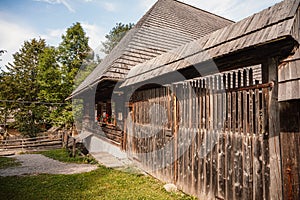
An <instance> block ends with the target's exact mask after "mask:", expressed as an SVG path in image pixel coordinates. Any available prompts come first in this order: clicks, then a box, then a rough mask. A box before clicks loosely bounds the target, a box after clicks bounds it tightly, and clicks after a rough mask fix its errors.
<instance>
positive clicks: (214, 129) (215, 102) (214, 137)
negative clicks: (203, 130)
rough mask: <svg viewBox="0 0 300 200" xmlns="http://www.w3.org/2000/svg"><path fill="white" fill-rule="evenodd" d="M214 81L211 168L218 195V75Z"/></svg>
mask: <svg viewBox="0 0 300 200" xmlns="http://www.w3.org/2000/svg"><path fill="white" fill-rule="evenodd" d="M212 82H213V89H212V106H211V111H212V113H213V116H212V120H213V121H212V130H211V137H212V147H211V148H212V151H211V155H212V156H211V158H212V170H211V173H212V174H211V177H212V178H211V179H212V182H211V188H212V194H213V195H214V196H217V195H218V135H219V133H218V130H217V128H218V115H219V112H220V111H219V110H218V109H219V105H218V94H217V87H218V80H217V76H214V77H213V78H212Z"/></svg>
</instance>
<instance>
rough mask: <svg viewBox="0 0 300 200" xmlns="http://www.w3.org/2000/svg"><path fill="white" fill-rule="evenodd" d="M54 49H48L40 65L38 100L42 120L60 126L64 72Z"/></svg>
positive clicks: (42, 55)
mask: <svg viewBox="0 0 300 200" xmlns="http://www.w3.org/2000/svg"><path fill="white" fill-rule="evenodd" d="M56 57H57V51H56V49H55V48H54V47H46V48H45V49H44V52H43V53H42V54H41V56H40V59H39V65H38V70H37V71H38V73H37V81H38V85H39V93H38V100H39V101H40V102H43V103H46V104H41V105H40V107H41V111H44V112H42V118H43V119H44V121H45V123H46V124H47V125H59V122H58V121H57V119H58V118H59V116H60V107H61V105H63V104H62V103H63V100H64V99H63V98H64V94H63V93H62V72H61V68H60V66H59V64H58V62H57V60H56Z"/></svg>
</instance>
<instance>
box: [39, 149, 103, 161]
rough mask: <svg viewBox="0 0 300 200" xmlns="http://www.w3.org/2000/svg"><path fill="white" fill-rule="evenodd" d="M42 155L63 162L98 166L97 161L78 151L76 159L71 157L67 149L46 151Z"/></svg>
mask: <svg viewBox="0 0 300 200" xmlns="http://www.w3.org/2000/svg"><path fill="white" fill-rule="evenodd" d="M41 154H43V155H44V156H47V157H49V158H52V159H54V160H58V161H61V162H70V163H89V164H97V161H96V160H95V159H94V158H93V157H91V156H89V155H87V156H82V155H81V154H80V152H79V151H78V150H77V151H76V156H75V157H72V156H70V152H68V151H67V150H66V149H56V150H50V151H44V152H41Z"/></svg>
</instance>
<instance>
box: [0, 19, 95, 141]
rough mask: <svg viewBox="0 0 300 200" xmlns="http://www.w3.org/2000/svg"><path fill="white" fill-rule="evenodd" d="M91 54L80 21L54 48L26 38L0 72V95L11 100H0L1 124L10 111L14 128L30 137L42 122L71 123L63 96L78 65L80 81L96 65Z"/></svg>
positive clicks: (67, 94) (70, 112) (68, 108)
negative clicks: (12, 60) (5, 69)
mask: <svg viewBox="0 0 300 200" xmlns="http://www.w3.org/2000/svg"><path fill="white" fill-rule="evenodd" d="M0 53H4V51H1V52H0ZM93 56H94V55H93V52H92V50H91V48H90V47H89V46H88V37H86V36H85V32H84V31H83V29H82V27H81V25H80V23H75V24H73V25H72V26H71V27H70V28H68V29H67V32H66V34H65V35H63V36H62V42H61V43H60V45H59V47H58V48H57V49H56V48H54V47H49V46H47V45H46V42H45V40H43V39H38V40H37V39H32V40H30V41H25V42H24V44H23V46H22V47H21V49H20V50H19V51H18V52H17V53H15V54H14V55H13V57H14V62H13V64H9V66H7V72H4V71H2V72H1V74H0V86H1V91H0V98H1V99H2V100H12V101H13V102H10V101H9V102H0V108H1V109H0V114H1V117H0V120H1V121H0V123H2V124H6V122H7V117H8V116H9V114H11V113H12V114H13V115H14V119H15V120H16V123H15V127H16V128H18V130H19V131H21V132H22V133H23V134H24V135H27V136H31V137H34V136H36V134H37V133H38V132H40V131H43V129H42V128H43V127H45V125H55V126H65V127H68V126H72V123H73V115H72V105H71V102H66V101H65V99H66V98H67V97H68V96H69V95H70V94H71V92H72V91H73V89H74V87H75V81H74V80H75V77H76V74H77V73H78V70H79V69H80V67H82V66H83V67H84V68H85V69H86V70H85V71H84V73H83V74H81V76H80V77H79V79H80V80H81V81H82V80H83V79H84V78H85V77H86V76H87V74H88V73H90V72H91V71H92V70H93V69H94V67H95V66H96V64H95V63H94V62H93ZM76 83H77V84H79V83H78V82H76Z"/></svg>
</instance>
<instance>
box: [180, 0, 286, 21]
mask: <svg viewBox="0 0 300 200" xmlns="http://www.w3.org/2000/svg"><path fill="white" fill-rule="evenodd" d="M180 1H182V2H185V3H187V4H190V5H193V6H195V7H198V8H201V9H204V10H207V11H209V12H212V13H215V14H218V15H220V16H223V17H226V18H229V19H233V20H235V21H239V20H241V19H243V18H246V17H248V16H250V15H252V14H254V13H257V12H259V11H261V10H263V9H265V8H267V7H268V6H272V5H273V4H275V3H276V2H280V1H281V0H260V1H257V0H243V1H241V0H222V1H220V0H210V1H204V0H180Z"/></svg>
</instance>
